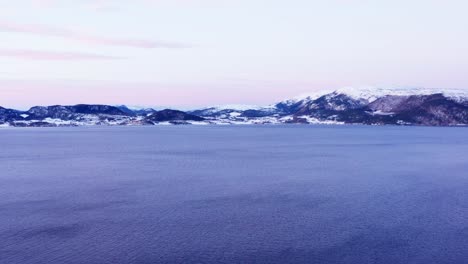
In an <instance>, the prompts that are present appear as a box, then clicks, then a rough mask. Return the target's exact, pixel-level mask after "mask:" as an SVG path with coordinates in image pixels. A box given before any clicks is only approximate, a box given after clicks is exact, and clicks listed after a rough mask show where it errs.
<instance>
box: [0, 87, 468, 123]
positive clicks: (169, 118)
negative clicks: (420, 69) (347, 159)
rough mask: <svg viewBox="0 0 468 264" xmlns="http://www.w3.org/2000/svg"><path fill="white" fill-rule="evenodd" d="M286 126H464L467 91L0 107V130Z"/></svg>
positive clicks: (352, 91) (358, 91) (364, 90)
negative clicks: (259, 102) (186, 104)
mask: <svg viewBox="0 0 468 264" xmlns="http://www.w3.org/2000/svg"><path fill="white" fill-rule="evenodd" d="M291 123H297V124H366V125H426V126H467V125H468V90H460V89H445V90H441V89H425V88H413V89H408V88H393V89H390V88H369V87H361V88H349V87H346V88H341V89H336V90H329V91H321V92H317V93H313V94H308V95H304V96H300V97H295V98H292V99H287V100H284V101H281V102H277V103H276V104H272V105H268V106H245V105H227V106H213V107H206V108H200V109H194V110H190V111H180V110H176V109H163V110H155V109H153V108H131V107H127V106H125V105H119V106H111V105H98V104H94V105H88V104H78V105H52V106H34V107H31V108H30V109H29V110H27V111H20V110H15V109H8V108H3V107H0V125H1V126H20V127H30V126H32V127H34V126H90V125H159V124H291Z"/></svg>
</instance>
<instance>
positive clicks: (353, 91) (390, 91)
mask: <svg viewBox="0 0 468 264" xmlns="http://www.w3.org/2000/svg"><path fill="white" fill-rule="evenodd" d="M333 93H334V94H344V95H347V96H349V97H351V98H353V99H356V100H360V99H364V100H367V101H368V102H369V103H371V102H373V101H375V100H377V99H378V98H381V97H384V96H388V95H392V96H412V95H432V94H443V95H444V96H446V97H447V98H451V99H454V100H456V101H468V89H436V88H414V87H413V88H411V87H373V86H362V87H343V88H339V89H335V90H321V91H317V92H314V93H310V94H304V95H301V96H298V97H295V98H293V99H290V100H286V101H284V102H288V103H294V102H298V101H310V100H316V99H318V98H320V97H322V96H325V95H328V94H333Z"/></svg>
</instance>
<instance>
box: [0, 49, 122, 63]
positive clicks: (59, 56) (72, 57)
mask: <svg viewBox="0 0 468 264" xmlns="http://www.w3.org/2000/svg"><path fill="white" fill-rule="evenodd" d="M0 57H11V58H19V59H25V60H52V61H54V60H55V61H76V60H116V59H122V58H121V57H115V56H106V55H100V54H93V53H83V52H55V51H39V50H22V49H0Z"/></svg>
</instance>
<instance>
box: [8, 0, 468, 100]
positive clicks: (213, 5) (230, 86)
mask: <svg viewBox="0 0 468 264" xmlns="http://www.w3.org/2000/svg"><path fill="white" fill-rule="evenodd" d="M467 9H468V3H467V2H466V1H456V0H448V1H444V2H441V1H423V0H414V1H410V2H408V1H403V0H395V1H386V2H385V3H384V2H383V1H378V2H377V1H366V0H356V1H341V0H333V1H308V0H291V1H279V0H278V1H276V0H268V1H267V0H249V1H247V0H238V1H227V0H226V1H224V0H223V1H214V0H193V1H189V0H186V1H184V0H179V1H169V0H154V1H152V0H135V1H124V0H113V1H109V0H101V1H96V0H78V1H75V0H73V1H72V0H61V1H54V0H18V1H9V2H3V3H0V36H1V37H2V41H0V60H1V61H2V63H1V64H0V65H2V66H1V68H0V106H7V107H28V106H32V105H48V104H74V103H102V104H131V105H151V106H157V105H164V106H177V107H191V106H201V105H216V104H227V103H229V104H234V103H236V104H239V103H245V104H269V103H274V102H277V101H279V100H282V99H285V98H288V97H293V96H296V95H298V94H302V93H306V92H312V91H315V90H319V89H327V90H329V89H333V88H339V87H341V86H362V85H376V86H380V85H385V86H389V85H395V86H417V87H429V88H460V89H466V88H468V80H467V78H466V71H467V69H468V52H467V50H466V49H467V48H466V47H468V34H466V33H467V31H466V28H467V25H468V18H467V17H466V15H465V10H467ZM434 18H437V19H434Z"/></svg>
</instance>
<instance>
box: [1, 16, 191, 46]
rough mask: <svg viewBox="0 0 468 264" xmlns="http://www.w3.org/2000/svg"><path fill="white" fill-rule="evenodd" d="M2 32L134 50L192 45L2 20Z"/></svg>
mask: <svg viewBox="0 0 468 264" xmlns="http://www.w3.org/2000/svg"><path fill="white" fill-rule="evenodd" d="M0 31H4V32H16V33H27V34H34V35H41V36H49V37H59V38H65V39H70V40H74V41H78V42H82V43H91V44H99V45H108V46H126V47H133V48H142V49H155V48H166V49H181V48H189V47H192V45H189V44H184V43H177V42H168V41H154V40H145V39H131V38H109V37H103V36H97V35H92V34H88V33H83V32H77V31H73V30H68V29H63V28H56V27H49V26H43V25H36V24H20V23H15V22H12V21H6V20H0Z"/></svg>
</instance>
